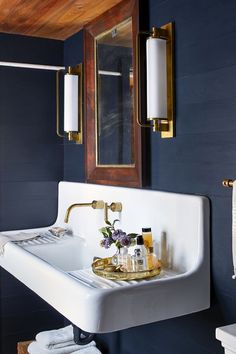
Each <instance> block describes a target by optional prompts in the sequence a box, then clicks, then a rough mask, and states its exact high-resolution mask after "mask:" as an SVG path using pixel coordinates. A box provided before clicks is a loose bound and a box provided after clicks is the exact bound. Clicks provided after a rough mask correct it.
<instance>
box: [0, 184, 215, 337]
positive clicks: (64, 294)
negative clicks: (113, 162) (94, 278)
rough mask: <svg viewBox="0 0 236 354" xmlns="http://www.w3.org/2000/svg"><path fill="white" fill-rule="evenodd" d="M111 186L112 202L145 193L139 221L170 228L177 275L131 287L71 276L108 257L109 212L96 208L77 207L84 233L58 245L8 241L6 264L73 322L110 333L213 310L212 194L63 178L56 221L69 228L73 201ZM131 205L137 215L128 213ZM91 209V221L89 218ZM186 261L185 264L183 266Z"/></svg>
mask: <svg viewBox="0 0 236 354" xmlns="http://www.w3.org/2000/svg"><path fill="white" fill-rule="evenodd" d="M110 192H111V194H112V199H110V200H113V198H114V201H122V202H123V200H125V202H123V203H124V205H125V203H126V201H127V203H126V204H127V207H129V208H131V206H132V203H137V201H138V200H140V198H142V204H141V205H140V208H138V209H137V212H135V220H136V219H137V223H138V227H139V228H140V225H143V226H146V225H153V226H154V227H153V229H154V233H155V234H160V233H161V231H162V230H165V231H167V236H168V237H169V238H168V239H167V241H168V247H169V246H171V245H172V243H173V245H174V253H173V269H175V265H176V269H177V270H178V269H179V270H178V271H177V274H174V273H173V274H172V275H169V276H167V277H163V278H162V277H160V278H158V279H153V280H150V281H141V282H139V283H136V284H135V283H134V284H128V285H125V286H123V285H122V284H119V283H118V284H117V286H115V287H112V288H102V287H98V288H97V287H90V286H89V284H88V285H86V284H85V283H84V282H81V281H80V280H78V279H75V278H74V277H72V276H71V275H70V274H68V271H69V270H72V271H77V270H78V269H82V268H83V267H88V265H90V264H91V260H92V257H93V256H94V255H95V256H97V255H98V256H102V255H103V254H106V252H107V251H106V250H101V248H100V247H99V238H98V236H97V230H98V228H99V227H100V225H101V224H100V223H101V220H102V218H103V211H97V210H96V211H89V210H86V211H82V210H78V212H76V211H74V213H73V215H72V216H71V220H70V224H69V227H70V228H72V231H73V233H74V235H79V236H80V237H77V236H76V237H75V236H74V237H68V238H67V239H62V240H60V241H59V242H58V243H57V242H56V243H55V244H48V245H41V246H40V245H39V246H37V245H26V246H23V247H22V246H19V245H17V244H13V243H8V244H7V245H6V246H5V252H4V256H3V257H0V264H1V265H2V266H3V267H4V268H5V269H6V270H7V271H9V272H10V273H11V274H13V275H14V276H15V277H16V278H17V279H19V280H20V281H22V282H23V283H24V284H25V285H26V286H28V287H29V288H30V289H31V290H33V291H34V292H35V293H37V294H38V295H39V296H40V297H42V298H43V299H44V300H45V301H47V302H48V303H49V304H51V305H52V306H53V307H54V308H55V309H56V310H58V311H59V312H60V313H62V314H63V315H64V316H65V317H67V318H68V319H69V320H70V321H71V322H72V323H74V324H75V325H77V326H78V327H80V328H82V329H83V330H85V331H88V332H92V333H104V332H112V331H116V330H121V329H125V328H129V327H132V326H136V325H142V324H146V323H151V322H156V321H160V320H164V319H168V318H173V317H176V316H181V315H186V314H188V313H193V312H196V311H201V310H204V309H206V308H208V307H209V306H210V279H209V277H210V275H209V274H210V272H209V204H208V200H207V199H206V198H204V197H198V196H186V195H177V194H173V195H172V194H171V193H164V192H156V191H154V192H153V193H152V192H150V191H147V195H146V193H145V191H143V190H142V191H140V190H134V189H129V188H120V189H119V188H115V187H107V186H93V185H86V184H85V185H84V184H81V183H78V184H76V183H66V182H63V183H60V185H59V214H58V215H59V216H58V219H57V222H56V224H57V225H60V226H63V223H62V216H63V215H64V213H65V209H66V208H67V207H68V205H70V204H72V203H73V202H75V201H78V202H85V201H90V199H91V200H92V196H94V198H93V199H95V198H97V199H102V198H103V196H104V198H108V196H109V193H110ZM136 194H137V196H136ZM128 197H130V198H131V200H132V203H131V202H130V200H129V199H128ZM118 198H119V199H118ZM147 207H148V208H150V210H149V209H148V211H149V212H150V211H153V212H154V213H153V215H151V214H150V213H149V214H150V215H149V214H148V213H146V211H147ZM129 208H128V209H126V210H125V209H124V214H122V215H120V216H119V218H120V219H121V221H122V222H123V224H124V225H125V227H126V228H129V227H132V228H133V226H132V225H131V219H132V218H133V216H132V210H131V209H129ZM129 210H131V215H130V218H127V213H129ZM144 211H145V214H143V212H144ZM87 213H88V216H87V217H88V220H89V223H88V224H83V220H84V217H86V215H87ZM143 215H144V216H143ZM156 215H158V220H156V219H157V218H156ZM112 216H113V214H112ZM114 217H117V216H116V215H114ZM91 218H93V222H92V223H91V222H90V220H91ZM132 220H133V221H132V222H134V219H132ZM84 221H85V222H86V220H84ZM78 226H79V227H78ZM136 227H137V225H136ZM46 229H48V228H43V229H39V230H40V231H41V230H46ZM26 231H29V232H31V231H38V229H34V230H26ZM134 231H135V230H134ZM12 232H16V231H12ZM83 235H86V236H85V237H83ZM169 249H170V247H169ZM102 252H103V253H102ZM83 255H86V257H84V256H83ZM182 264H185V267H183V268H181V265H182ZM179 265H180V267H179Z"/></svg>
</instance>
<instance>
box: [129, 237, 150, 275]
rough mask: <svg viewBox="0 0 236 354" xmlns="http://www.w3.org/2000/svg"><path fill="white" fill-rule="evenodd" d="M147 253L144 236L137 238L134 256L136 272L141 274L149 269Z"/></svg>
mask: <svg viewBox="0 0 236 354" xmlns="http://www.w3.org/2000/svg"><path fill="white" fill-rule="evenodd" d="M146 257H147V251H146V248H145V246H144V242H143V236H142V235H139V236H137V245H136V247H135V249H134V255H133V256H132V268H133V271H134V272H140V271H143V270H146V269H147V262H146Z"/></svg>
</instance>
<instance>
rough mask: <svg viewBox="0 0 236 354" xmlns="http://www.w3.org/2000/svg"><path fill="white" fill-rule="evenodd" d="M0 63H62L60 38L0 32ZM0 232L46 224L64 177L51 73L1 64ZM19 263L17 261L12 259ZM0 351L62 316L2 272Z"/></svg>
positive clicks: (12, 349) (10, 350) (7, 351)
mask: <svg viewBox="0 0 236 354" xmlns="http://www.w3.org/2000/svg"><path fill="white" fill-rule="evenodd" d="M0 61H14V62H25V63H38V64H51V65H62V64H63V42H59V41H51V40H45V39H35V38H29V37H22V36H12V35H6V34H0ZM0 132H1V137H0V231H2V230H9V229H21V228H31V227H37V226H42V225H45V226H46V225H49V224H51V223H53V222H54V219H55V217H56V213H57V183H58V181H60V180H62V179H63V141H61V140H60V139H59V138H57V137H56V133H55V73H52V72H46V71H40V70H27V69H16V68H3V67H0ZM16 262H17V259H16ZM0 301H1V312H0V315H1V319H0V320H1V323H0V328H1V333H0V353H1V354H14V353H16V342H17V341H20V340H26V339H31V338H33V337H34V336H35V334H36V333H37V332H38V331H39V330H42V329H45V328H53V327H54V328H55V327H56V326H60V325H62V324H63V319H62V317H61V316H60V315H59V314H58V313H57V312H56V311H54V310H53V309H52V308H51V307H50V306H48V305H47V304H46V303H45V302H44V301H42V300H41V299H40V298H39V297H38V296H37V295H35V294H33V293H32V292H31V291H30V290H29V289H27V288H26V287H25V286H24V285H22V284H21V283H19V282H18V281H17V280H15V279H14V278H13V277H12V276H10V275H9V274H8V273H7V272H5V271H4V270H3V269H1V270H0Z"/></svg>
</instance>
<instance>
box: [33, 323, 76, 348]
mask: <svg viewBox="0 0 236 354" xmlns="http://www.w3.org/2000/svg"><path fill="white" fill-rule="evenodd" d="M35 339H36V340H37V342H39V343H40V345H41V347H45V348H47V349H49V348H52V347H54V346H55V345H58V344H59V345H60V344H63V346H65V345H66V344H67V342H72V344H75V343H74V335H73V327H72V325H70V326H66V327H63V328H59V329H52V330H50V331H43V332H40V333H38V334H37V335H36V337H35Z"/></svg>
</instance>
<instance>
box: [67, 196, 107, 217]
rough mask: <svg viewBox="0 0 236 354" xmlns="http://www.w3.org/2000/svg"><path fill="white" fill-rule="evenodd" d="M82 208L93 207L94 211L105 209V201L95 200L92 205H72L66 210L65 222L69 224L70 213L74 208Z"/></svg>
mask: <svg viewBox="0 0 236 354" xmlns="http://www.w3.org/2000/svg"><path fill="white" fill-rule="evenodd" d="M81 207H92V208H93V209H103V208H104V201H103V200H93V201H92V202H91V203H75V204H71V205H70V206H69V207H68V208H67V210H66V214H65V219H64V222H65V223H68V221H69V217H70V213H71V211H72V210H73V209H74V208H81Z"/></svg>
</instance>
